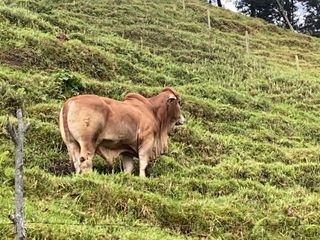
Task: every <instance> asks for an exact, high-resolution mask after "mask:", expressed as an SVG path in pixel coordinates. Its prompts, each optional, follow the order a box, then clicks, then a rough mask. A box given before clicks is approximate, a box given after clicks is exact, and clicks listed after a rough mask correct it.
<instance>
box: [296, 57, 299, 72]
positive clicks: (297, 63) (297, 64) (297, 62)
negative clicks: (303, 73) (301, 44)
mask: <svg viewBox="0 0 320 240" xmlns="http://www.w3.org/2000/svg"><path fill="white" fill-rule="evenodd" d="M295 57H296V67H297V70H298V71H299V70H300V63H299V57H298V55H296V56H295Z"/></svg>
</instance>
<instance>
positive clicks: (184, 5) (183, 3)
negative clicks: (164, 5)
mask: <svg viewBox="0 0 320 240" xmlns="http://www.w3.org/2000/svg"><path fill="white" fill-rule="evenodd" d="M182 9H183V11H184V10H186V2H185V0H182Z"/></svg>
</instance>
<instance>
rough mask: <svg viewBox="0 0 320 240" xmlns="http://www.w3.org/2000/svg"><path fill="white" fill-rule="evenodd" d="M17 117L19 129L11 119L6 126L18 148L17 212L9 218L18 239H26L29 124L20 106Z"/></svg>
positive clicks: (16, 178) (15, 182) (16, 177)
mask: <svg viewBox="0 0 320 240" xmlns="http://www.w3.org/2000/svg"><path fill="white" fill-rule="evenodd" d="M17 119H18V130H17V129H16V128H15V127H14V126H13V125H12V124H11V123H10V122H9V119H8V122H7V124H6V126H5V127H6V130H7V132H8V133H9V134H10V137H11V139H12V141H13V143H14V145H15V148H16V162H15V164H16V171H15V179H14V188H15V213H14V215H13V216H9V218H10V219H11V220H12V221H13V223H14V224H15V227H16V240H24V239H25V237H26V236H25V229H24V212H23V140H24V133H25V132H26V131H27V129H28V128H29V124H28V123H27V124H26V125H25V124H24V122H23V119H22V110H21V109H20V108H19V109H17Z"/></svg>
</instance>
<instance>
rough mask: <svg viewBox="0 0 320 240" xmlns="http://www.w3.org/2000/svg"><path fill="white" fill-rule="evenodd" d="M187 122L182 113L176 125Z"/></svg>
mask: <svg viewBox="0 0 320 240" xmlns="http://www.w3.org/2000/svg"><path fill="white" fill-rule="evenodd" d="M185 122H186V119H185V118H184V117H183V116H182V115H180V118H179V120H178V121H177V122H176V125H182V124H185Z"/></svg>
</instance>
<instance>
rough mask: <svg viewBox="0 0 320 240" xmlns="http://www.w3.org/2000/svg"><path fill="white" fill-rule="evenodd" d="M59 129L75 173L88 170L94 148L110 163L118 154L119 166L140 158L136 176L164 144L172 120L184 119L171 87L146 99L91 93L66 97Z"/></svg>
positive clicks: (127, 167) (129, 165) (129, 166)
mask: <svg viewBox="0 0 320 240" xmlns="http://www.w3.org/2000/svg"><path fill="white" fill-rule="evenodd" d="M59 120H60V124H59V126H60V131H61V135H62V138H63V140H64V142H65V144H66V145H67V148H68V152H69V156H70V160H71V161H72V162H73V164H74V167H75V170H76V173H84V172H87V171H91V170H92V158H93V156H94V154H95V153H97V154H98V155H100V156H101V157H102V158H104V159H105V160H106V161H107V162H108V163H109V164H110V165H112V163H113V160H114V158H115V157H117V156H119V155H122V157H123V167H124V171H125V172H128V173H131V172H132V170H133V157H137V158H139V168H140V174H139V175H140V176H142V177H144V176H145V169H146V167H147V165H148V163H149V161H150V160H151V159H154V158H155V157H157V156H159V155H160V154H162V153H163V152H164V151H165V150H166V148H167V141H168V133H169V131H170V129H171V128H172V126H173V125H174V124H183V122H184V117H183V116H182V115H181V113H180V97H179V95H178V94H177V93H176V92H175V91H174V90H173V89H172V88H165V89H163V90H162V91H161V92H160V93H159V94H158V95H156V96H154V97H151V98H145V97H143V96H141V95H140V94H137V93H129V94H127V95H126V97H125V99H124V101H116V100H113V99H110V98H105V97H99V96H96V95H80V96H76V97H72V98H70V99H68V100H67V101H66V102H65V103H64V105H63V107H62V109H61V111H60V119H59Z"/></svg>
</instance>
